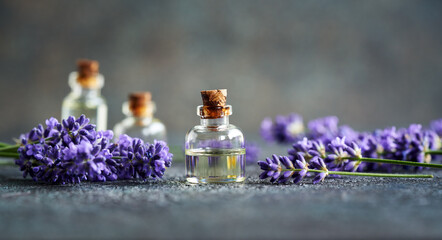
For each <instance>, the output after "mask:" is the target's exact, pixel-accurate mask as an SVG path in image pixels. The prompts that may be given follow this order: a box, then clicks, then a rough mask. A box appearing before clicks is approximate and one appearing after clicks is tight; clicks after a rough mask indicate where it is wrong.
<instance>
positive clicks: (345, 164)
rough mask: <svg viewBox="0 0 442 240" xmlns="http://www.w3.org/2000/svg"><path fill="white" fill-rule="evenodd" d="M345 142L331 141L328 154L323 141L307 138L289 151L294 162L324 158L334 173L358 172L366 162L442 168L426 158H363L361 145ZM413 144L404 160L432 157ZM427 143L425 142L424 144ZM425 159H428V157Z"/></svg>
mask: <svg viewBox="0 0 442 240" xmlns="http://www.w3.org/2000/svg"><path fill="white" fill-rule="evenodd" d="M370 139H371V138H370ZM423 139H425V138H423ZM345 142H346V141H345V137H343V138H339V137H337V138H336V139H334V140H333V141H331V143H330V144H328V151H327V152H326V151H325V148H324V147H323V144H322V142H321V141H316V140H308V139H307V138H304V139H303V140H301V141H298V142H297V143H295V144H293V148H292V149H289V150H288V153H289V155H290V159H292V160H294V159H296V158H297V157H298V158H299V156H302V157H303V159H304V158H305V159H307V162H310V161H311V160H312V159H313V158H315V157H319V158H322V159H324V162H325V163H326V165H327V167H328V168H329V169H331V170H333V171H357V170H358V169H359V168H360V166H361V165H363V164H364V162H370V163H383V164H385V163H387V164H395V165H406V166H416V167H431V168H442V164H432V163H427V162H424V158H421V161H406V160H396V159H381V158H373V157H363V149H362V147H361V146H360V145H358V144H357V143H356V142H352V143H351V145H347V144H346V143H345ZM412 143H413V144H410V146H409V147H408V148H407V150H406V151H405V154H403V156H404V159H406V157H408V156H409V154H413V155H424V156H428V155H430V153H429V152H428V151H424V149H427V148H428V147H424V146H422V145H420V144H419V142H417V141H412ZM425 143H426V141H423V143H422V144H425ZM368 149H373V147H368ZM383 149H384V150H383V151H385V148H383ZM378 151H379V150H378ZM425 158H427V159H428V157H425ZM360 170H362V169H360Z"/></svg>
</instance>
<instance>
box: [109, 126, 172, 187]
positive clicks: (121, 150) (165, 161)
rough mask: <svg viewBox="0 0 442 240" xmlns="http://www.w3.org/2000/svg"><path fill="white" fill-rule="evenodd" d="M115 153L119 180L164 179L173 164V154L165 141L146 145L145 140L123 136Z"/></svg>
mask: <svg viewBox="0 0 442 240" xmlns="http://www.w3.org/2000/svg"><path fill="white" fill-rule="evenodd" d="M116 145H117V146H118V147H116V148H115V150H114V151H113V153H112V154H113V156H115V157H117V158H118V159H117V161H116V164H115V165H116V168H117V170H118V178H120V179H132V178H141V179H143V180H147V179H149V178H153V179H156V178H162V177H163V175H164V172H165V170H166V168H167V167H170V166H171V164H172V156H173V155H172V154H171V153H169V148H168V147H167V145H166V143H165V142H163V141H155V142H154V144H144V142H143V140H141V139H138V138H130V137H129V136H127V135H125V134H123V135H121V136H120V138H119V141H118V142H117V144H116Z"/></svg>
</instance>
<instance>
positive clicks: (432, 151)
mask: <svg viewBox="0 0 442 240" xmlns="http://www.w3.org/2000/svg"><path fill="white" fill-rule="evenodd" d="M425 154H435V155H438V154H442V150H428V151H425Z"/></svg>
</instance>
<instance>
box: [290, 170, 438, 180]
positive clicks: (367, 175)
mask: <svg viewBox="0 0 442 240" xmlns="http://www.w3.org/2000/svg"><path fill="white" fill-rule="evenodd" d="M301 170H302V169H283V170H282V172H285V171H293V172H299V171H301ZM307 171H309V172H316V173H328V174H329V175H349V176H363V177H398V178H433V175H423V174H391V173H360V172H341V171H327V170H317V169H308V170H307Z"/></svg>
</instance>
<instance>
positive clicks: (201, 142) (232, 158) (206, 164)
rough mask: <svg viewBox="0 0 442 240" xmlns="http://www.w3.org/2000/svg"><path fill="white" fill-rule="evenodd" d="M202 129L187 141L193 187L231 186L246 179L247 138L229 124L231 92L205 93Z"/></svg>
mask: <svg viewBox="0 0 442 240" xmlns="http://www.w3.org/2000/svg"><path fill="white" fill-rule="evenodd" d="M201 96H202V99H203V105H200V106H198V108H197V114H198V116H200V117H201V122H200V125H197V126H195V127H193V128H192V129H191V130H190V131H189V132H188V133H187V134H186V139H185V154H186V179H187V181H188V182H190V183H229V182H242V181H244V179H245V153H246V151H245V147H244V135H243V133H242V132H241V130H240V129H239V128H237V127H236V126H234V125H232V124H230V123H229V116H230V115H231V114H232V106H230V105H226V97H227V90H226V89H217V90H207V91H201Z"/></svg>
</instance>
